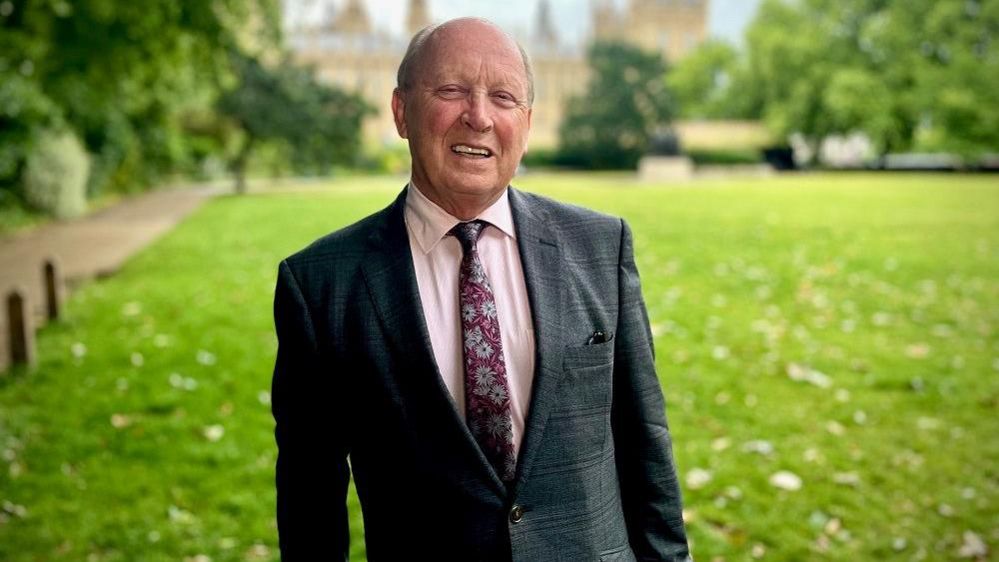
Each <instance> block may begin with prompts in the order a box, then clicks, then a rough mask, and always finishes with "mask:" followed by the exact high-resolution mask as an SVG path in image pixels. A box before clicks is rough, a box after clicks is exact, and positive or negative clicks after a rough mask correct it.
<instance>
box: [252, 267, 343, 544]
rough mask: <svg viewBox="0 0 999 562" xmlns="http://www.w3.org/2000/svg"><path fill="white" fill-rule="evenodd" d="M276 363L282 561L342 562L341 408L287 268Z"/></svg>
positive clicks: (280, 287)
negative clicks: (335, 400)
mask: <svg viewBox="0 0 999 562" xmlns="http://www.w3.org/2000/svg"><path fill="white" fill-rule="evenodd" d="M274 325H275V329H276V331H277V337H278V352H277V361H276V362H275V365H274V378H273V382H272V387H271V408H272V411H273V414H274V421H275V423H276V425H275V430H274V437H275V440H276V441H277V447H278V457H277V467H276V484H277V525H278V536H279V542H280V547H281V559H282V560H283V561H284V562H295V561H297V560H347V559H348V554H349V541H350V532H349V527H348V521H347V507H346V498H347V484H348V481H349V480H350V471H349V468H348V466H347V453H348V447H347V444H346V438H345V436H344V427H345V426H344V425H343V423H341V422H342V420H341V419H340V418H342V417H343V416H344V413H343V412H344V410H343V408H341V407H339V405H338V404H337V403H335V402H332V403H331V402H330V400H331V399H333V397H334V396H335V394H334V393H330V392H328V389H329V388H330V384H331V381H330V380H329V379H330V377H332V376H333V373H331V372H330V369H329V368H327V367H324V365H328V363H329V362H328V361H324V360H323V357H322V355H323V354H322V353H321V352H320V347H319V345H318V342H317V338H316V332H315V326H314V324H313V321H312V316H311V315H310V313H309V308H308V305H307V304H306V301H305V298H304V297H303V295H302V291H301V288H300V287H299V284H298V281H297V280H296V279H295V276H294V274H293V273H292V271H291V269H290V268H289V267H288V264H287V262H281V265H280V267H279V268H278V280H277V288H276V289H275V293H274Z"/></svg>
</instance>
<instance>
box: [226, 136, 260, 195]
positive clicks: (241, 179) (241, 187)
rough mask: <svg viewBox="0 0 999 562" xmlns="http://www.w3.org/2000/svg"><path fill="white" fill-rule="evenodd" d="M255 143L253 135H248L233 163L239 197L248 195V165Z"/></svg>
mask: <svg viewBox="0 0 999 562" xmlns="http://www.w3.org/2000/svg"><path fill="white" fill-rule="evenodd" d="M255 141H256V139H255V138H254V137H253V136H252V135H247V136H246V139H245V140H244V141H243V146H241V147H240V149H239V153H238V154H237V155H236V158H235V160H233V162H232V173H233V175H234V176H235V178H236V194H237V195H244V194H245V193H246V165H247V163H248V162H249V161H250V152H251V151H252V150H253V145H254V144H255Z"/></svg>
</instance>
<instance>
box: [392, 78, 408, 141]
mask: <svg viewBox="0 0 999 562" xmlns="http://www.w3.org/2000/svg"><path fill="white" fill-rule="evenodd" d="M392 118H393V119H395V130H396V131H398V133H399V136H400V137H402V138H404V139H408V138H409V131H408V130H407V129H406V99H405V96H403V93H402V90H400V89H399V88H396V89H395V90H392Z"/></svg>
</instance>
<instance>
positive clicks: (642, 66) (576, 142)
mask: <svg viewBox="0 0 999 562" xmlns="http://www.w3.org/2000/svg"><path fill="white" fill-rule="evenodd" d="M589 60H590V67H591V69H592V75H591V78H590V84H589V87H588V88H587V93H586V94H585V95H584V96H582V97H576V98H572V99H570V100H569V106H568V110H567V112H566V118H565V120H564V121H563V123H562V126H561V128H560V130H559V144H560V146H559V151H560V152H561V155H560V156H559V159H560V160H561V161H562V162H563V163H566V164H572V165H576V166H581V167H586V168H634V167H635V166H636V165H637V163H638V159H639V158H640V157H641V156H642V154H643V153H644V152H645V151H646V148H647V147H648V144H649V139H650V137H651V135H652V134H653V133H654V132H656V131H657V130H658V129H659V128H661V127H662V126H664V125H666V124H668V123H669V121H670V119H671V118H672V116H673V100H672V98H671V97H670V95H669V93H668V92H667V90H666V85H665V83H664V82H663V79H662V77H663V74H664V73H665V71H666V63H665V62H664V61H663V60H662V58H661V57H660V55H659V54H658V53H646V52H643V51H641V50H639V49H637V48H636V47H632V46H630V45H626V44H623V43H596V44H594V45H593V46H592V47H591V48H590V52H589Z"/></svg>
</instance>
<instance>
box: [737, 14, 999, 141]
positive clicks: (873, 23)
mask: <svg viewBox="0 0 999 562" xmlns="http://www.w3.org/2000/svg"><path fill="white" fill-rule="evenodd" d="M997 33H999V0H964V1H956V0H955V1H949V2H939V1H936V0H904V1H903V0H765V1H764V2H763V4H762V5H761V7H760V10H759V12H758V14H757V17H756V19H755V21H754V23H753V24H752V25H751V26H750V28H749V30H748V31H747V45H748V58H747V60H746V68H747V76H748V77H749V78H750V79H751V80H749V81H748V82H747V83H746V85H745V87H741V88H740V89H739V92H738V95H740V96H743V97H745V98H746V99H748V103H749V104H750V107H759V108H761V115H762V117H763V118H764V119H765V120H766V121H767V123H768V124H769V125H770V126H771V128H772V129H774V130H775V131H776V132H778V133H781V134H790V133H792V132H801V133H803V134H804V135H806V137H807V138H809V139H810V140H812V141H813V142H818V141H819V140H821V139H822V138H824V137H825V136H827V135H831V134H844V133H851V132H855V131H860V132H863V133H865V134H867V135H868V136H869V137H870V138H871V139H872V140H873V141H874V143H875V145H876V146H877V148H878V150H879V152H881V153H882V154H885V153H888V152H890V151H900V150H912V149H917V150H943V151H952V152H956V153H960V154H965V155H969V156H974V155H977V154H981V153H984V152H990V151H991V152H995V151H997V150H999V41H997V39H999V37H997Z"/></svg>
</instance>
